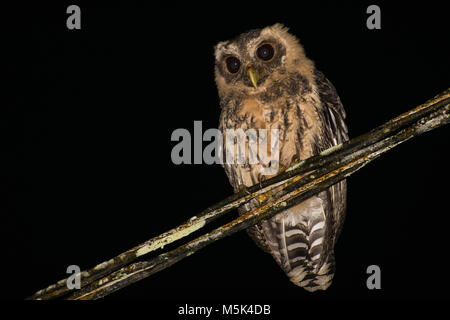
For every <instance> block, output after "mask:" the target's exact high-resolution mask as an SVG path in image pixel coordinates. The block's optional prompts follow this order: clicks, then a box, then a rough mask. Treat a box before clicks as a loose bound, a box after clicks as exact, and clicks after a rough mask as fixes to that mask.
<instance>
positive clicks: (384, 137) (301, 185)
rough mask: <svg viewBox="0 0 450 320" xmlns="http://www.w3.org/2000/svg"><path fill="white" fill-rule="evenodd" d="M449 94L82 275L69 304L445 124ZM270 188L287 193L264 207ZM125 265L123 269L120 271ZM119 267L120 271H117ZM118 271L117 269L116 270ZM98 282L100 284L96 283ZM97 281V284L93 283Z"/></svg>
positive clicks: (150, 270)
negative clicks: (234, 213)
mask: <svg viewBox="0 0 450 320" xmlns="http://www.w3.org/2000/svg"><path fill="white" fill-rule="evenodd" d="M449 105H450V89H448V90H446V91H444V92H443V93H441V94H440V95H438V96H436V97H435V98H433V99H431V100H429V101H427V102H426V103H424V104H422V105H420V106H419V107H417V108H414V109H412V110H410V111H408V112H406V113H404V114H402V115H400V116H398V117H396V118H394V119H392V120H390V121H388V122H387V123H385V124H383V125H381V126H379V127H377V128H376V129H374V130H371V131H370V132H368V133H366V134H364V135H362V136H359V137H357V138H355V139H352V140H351V141H348V142H346V143H344V144H341V145H338V146H335V147H333V148H330V149H328V150H326V151H324V152H322V153H321V154H320V155H317V156H314V157H311V158H309V159H306V160H304V161H302V162H300V163H298V164H296V165H294V166H293V167H291V168H290V169H288V170H287V171H285V172H283V173H281V174H280V175H278V176H276V177H274V178H272V179H269V180H266V181H263V182H262V183H261V185H259V184H258V185H255V186H253V187H250V188H248V189H247V190H243V191H241V192H240V193H237V194H234V195H232V196H230V197H228V198H226V199H225V200H223V201H221V202H219V203H217V204H215V205H213V206H211V207H210V208H208V209H206V210H204V211H203V212H201V213H200V214H198V215H197V216H194V217H193V218H191V219H190V220H188V221H186V222H185V223H183V224H182V225H180V226H178V227H176V228H174V229H172V230H169V231H167V232H165V233H163V234H161V235H159V236H157V237H154V238H152V239H150V240H148V241H146V242H144V243H142V244H140V245H138V246H136V247H134V248H132V249H130V250H128V251H126V252H124V253H122V254H120V255H118V256H116V257H115V258H113V259H110V260H109V261H106V262H103V263H101V264H99V265H97V266H95V267H94V268H92V269H90V270H87V271H83V272H82V273H81V279H82V280H81V287H82V288H81V290H79V291H76V292H75V293H73V294H72V295H70V296H69V297H68V298H69V299H98V298H101V297H104V296H106V295H108V294H110V293H112V292H114V291H116V290H119V289H121V288H123V287H125V286H128V285H129V284H131V283H134V282H136V281H139V280H141V279H143V278H145V277H148V276H150V275H152V274H154V273H156V272H158V271H160V270H163V269H165V268H167V267H169V266H171V265H173V264H174V263H176V262H178V261H180V260H181V259H183V258H185V257H187V256H189V255H191V254H193V253H194V252H196V251H198V250H200V249H201V248H203V247H205V246H207V245H208V244H210V243H212V242H214V241H216V240H219V239H221V238H224V237H226V236H228V235H230V234H232V233H235V232H237V231H240V230H243V229H245V228H247V227H249V226H251V225H253V224H256V223H258V222H260V221H262V220H264V219H268V218H270V217H272V216H273V215H275V214H276V213H278V212H280V211H282V210H285V209H286V208H289V207H290V206H292V205H295V204H297V203H299V202H301V201H303V200H305V199H307V198H309V197H311V196H312V195H314V194H316V193H318V192H320V191H322V190H324V189H326V188H328V187H329V186H331V185H333V184H335V183H336V182H338V181H340V180H342V179H344V178H345V177H347V176H349V175H351V174H353V173H354V172H356V171H357V170H359V169H360V168H362V167H363V166H364V165H366V164H367V163H369V162H371V161H372V160H373V159H375V158H377V157H378V156H380V155H381V154H383V153H384V152H386V151H388V150H390V149H392V148H393V147H395V146H397V145H398V144H400V143H402V142H404V141H406V140H408V139H410V138H412V137H415V136H417V135H420V134H422V133H424V132H426V131H429V130H432V129H434V128H437V127H439V126H442V125H444V124H447V123H448V122H449V113H450V112H449V108H450V106H449ZM274 188H282V189H283V190H284V191H285V192H286V193H285V194H284V195H283V196H281V197H279V198H277V199H275V200H272V201H270V202H268V203H265V201H266V199H268V198H269V197H270V196H273V194H271V191H272V190H273V189H274ZM253 198H256V199H257V200H258V201H259V202H260V204H261V205H260V207H258V208H256V209H255V210H253V211H251V212H248V213H246V214H244V215H242V216H240V217H239V218H237V219H235V220H233V221H231V222H230V223H228V224H226V225H224V226H222V227H219V228H217V229H215V230H213V231H212V232H210V233H208V234H205V235H203V236H200V237H198V238H197V239H194V240H192V241H190V242H188V243H187V244H185V245H182V246H180V247H179V248H177V249H174V250H172V251H170V252H167V253H164V254H161V255H159V256H157V257H155V258H152V259H149V260H147V261H140V262H136V263H134V264H130V265H128V266H125V265H127V264H129V263H131V262H132V261H134V260H135V259H137V258H139V257H141V256H143V255H145V254H148V253H150V252H152V251H155V250H157V249H160V248H163V246H164V245H167V244H169V243H172V242H174V241H176V240H178V239H181V238H183V237H186V236H187V235H189V234H191V233H193V232H195V231H197V230H199V229H200V228H202V227H204V226H205V225H206V224H208V223H210V222H212V221H214V220H215V219H217V218H218V217H220V216H222V215H223V214H225V213H227V212H229V211H230V210H232V209H234V208H237V207H238V206H240V205H242V204H244V203H246V202H248V201H249V200H251V199H253ZM123 266H125V267H123ZM121 267H123V268H121ZM119 268H121V269H120V270H118V269H119ZM99 279H100V280H99ZM97 280H98V281H97ZM69 291H70V290H69V289H68V288H67V286H66V279H63V280H61V281H59V282H58V283H56V284H54V285H52V286H50V287H47V288H46V289H43V290H40V291H38V292H37V293H35V294H34V295H33V296H31V297H30V298H29V299H52V298H57V297H61V296H63V295H66V294H67V293H68V292H69Z"/></svg>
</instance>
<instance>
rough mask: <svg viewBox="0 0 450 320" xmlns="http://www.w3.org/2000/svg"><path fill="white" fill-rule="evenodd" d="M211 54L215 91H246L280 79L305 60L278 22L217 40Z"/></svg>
mask: <svg viewBox="0 0 450 320" xmlns="http://www.w3.org/2000/svg"><path fill="white" fill-rule="evenodd" d="M215 58H216V61H215V73H216V84H217V87H218V89H219V94H224V93H229V92H230V91H237V92H239V93H241V94H242V93H244V94H248V95H252V94H257V93H260V92H263V91H265V90H266V89H267V88H268V87H269V86H270V85H271V84H273V83H274V82H279V81H283V79H284V78H287V77H288V76H289V71H290V70H291V69H298V66H300V65H301V64H302V63H303V62H306V61H307V58H306V57H305V56H304V52H303V48H302V47H301V46H300V44H299V43H298V41H297V39H296V38H295V37H294V36H292V35H291V34H289V33H288V32H287V28H285V27H283V26H282V25H280V24H276V25H274V26H270V27H267V28H264V29H255V30H251V31H249V32H246V33H244V34H241V35H240V36H238V37H237V38H235V39H234V40H230V41H224V42H221V43H219V44H218V45H217V46H216V48H215ZM308 61H309V60H308Z"/></svg>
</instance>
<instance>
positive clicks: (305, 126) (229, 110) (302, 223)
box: [215, 24, 348, 292]
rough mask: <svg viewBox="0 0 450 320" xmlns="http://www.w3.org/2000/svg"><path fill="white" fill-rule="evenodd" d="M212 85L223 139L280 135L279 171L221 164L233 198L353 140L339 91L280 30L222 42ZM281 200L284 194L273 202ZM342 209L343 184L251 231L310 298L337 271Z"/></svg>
mask: <svg viewBox="0 0 450 320" xmlns="http://www.w3.org/2000/svg"><path fill="white" fill-rule="evenodd" d="M215 81H216V85H217V89H218V94H219V98H220V106H221V115H220V120H219V122H220V123H219V130H220V131H221V132H222V136H223V137H225V136H226V132H227V130H238V129H242V130H248V129H256V130H259V129H266V130H270V129H276V130H277V132H278V137H277V139H278V150H279V156H278V158H279V159H278V163H279V166H278V169H277V172H275V173H273V174H272V175H262V174H261V172H262V166H266V165H267V164H264V163H250V162H249V161H246V162H243V163H237V162H230V163H228V162H227V163H225V164H224V165H223V166H224V169H225V172H226V174H227V176H228V179H229V181H230V183H231V185H232V186H233V188H234V191H235V192H238V191H240V190H242V189H243V188H247V187H250V186H252V185H254V184H257V183H260V182H261V181H262V180H264V179H267V178H270V177H271V176H273V175H276V174H279V173H280V172H282V171H283V170H285V169H287V168H289V167H290V166H292V165H293V164H295V163H297V162H299V161H301V160H304V159H306V158H309V157H311V156H313V155H316V154H318V153H320V152H321V151H323V150H325V149H328V148H330V147H332V146H335V145H337V144H340V143H343V142H344V141H346V140H348V133H347V126H346V124H345V122H344V119H345V111H344V108H343V106H342V103H341V101H340V98H339V96H338V95H337V93H336V90H335V88H334V86H333V85H332V84H331V82H330V81H328V79H327V78H325V76H324V75H323V74H322V73H321V72H320V71H319V70H317V69H316V68H315V66H314V63H313V61H312V60H310V59H309V58H307V57H306V55H305V52H304V49H303V47H302V46H301V44H300V43H299V41H298V40H297V38H296V37H295V36H293V35H292V34H290V33H289V32H288V29H287V28H286V27H284V26H283V25H281V24H275V25H273V26H269V27H266V28H264V29H255V30H251V31H248V32H246V33H243V34H241V35H239V36H238V37H236V38H235V39H233V40H230V41H224V42H220V43H219V44H217V45H216V47H215ZM247 143H250V142H249V140H248V139H247ZM247 148H248V146H247ZM281 194H282V190H281V191H279V192H278V193H276V196H279V195H281ZM258 205H259V202H258V201H257V200H256V199H253V200H252V201H251V202H249V203H247V204H245V205H244V206H242V207H241V208H239V214H243V213H245V212H247V211H249V210H252V209H254V208H255V207H256V206H258ZM345 210H346V182H345V180H343V181H341V182H339V183H337V184H335V185H333V186H331V187H329V188H328V189H327V190H325V191H322V192H320V193H318V194H317V195H316V196H313V197H311V198H309V199H307V200H305V201H303V202H301V203H299V204H297V205H295V206H293V207H291V208H289V209H286V210H285V211H282V212H280V213H278V214H276V215H275V216H274V217H272V218H270V219H268V220H265V221H263V222H261V223H259V224H257V225H255V226H253V227H250V228H248V229H247V232H248V233H249V235H250V237H251V238H252V239H253V240H254V241H255V242H256V244H257V245H258V246H259V247H261V248H262V249H263V250H264V251H265V252H267V253H269V254H270V255H272V257H273V258H274V259H275V261H276V262H277V263H278V265H279V266H280V267H281V269H282V270H283V271H284V272H285V273H286V275H287V276H288V278H289V279H290V281H292V282H293V283H294V284H295V285H297V286H300V287H303V288H304V289H306V290H307V291H311V292H312V291H316V290H326V289H327V288H328V287H329V286H330V284H331V282H332V279H333V276H334V272H335V259H334V245H335V243H336V240H337V238H338V236H339V233H340V231H341V229H342V225H343V222H344V217H345Z"/></svg>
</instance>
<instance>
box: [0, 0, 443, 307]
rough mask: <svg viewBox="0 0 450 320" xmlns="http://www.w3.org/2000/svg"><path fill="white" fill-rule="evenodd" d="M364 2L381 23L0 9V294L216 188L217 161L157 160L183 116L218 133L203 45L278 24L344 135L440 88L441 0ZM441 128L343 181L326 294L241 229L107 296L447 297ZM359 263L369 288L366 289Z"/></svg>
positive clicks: (317, 13) (182, 12)
mask: <svg viewBox="0 0 450 320" xmlns="http://www.w3.org/2000/svg"><path fill="white" fill-rule="evenodd" d="M374 3H375V4H378V5H379V6H380V7H381V13H382V18H381V19H382V21H381V23H382V29H381V30H368V29H367V28H366V19H367V17H368V14H366V8H367V6H368V5H369V4H372V3H369V2H367V3H355V2H342V3H340V4H334V3H332V2H314V4H312V3H310V2H305V1H297V2H287V3H283V2H279V1H276V2H273V3H262V2H260V3H254V4H253V5H251V6H250V5H249V6H244V5H243V3H242V2H237V3H232V2H225V3H212V2H211V3H209V4H208V3H204V4H193V3H189V4H188V3H184V4H176V3H170V4H169V3H167V4H166V5H164V6H161V5H159V6H156V4H155V5H154V4H151V3H150V2H148V3H147V4H146V5H142V4H139V5H138V4H131V3H128V2H127V4H125V2H123V3H122V4H118V3H110V2H105V3H102V4H96V5H94V4H87V3H85V2H82V3H80V2H76V1H74V2H70V3H68V2H66V3H60V4H56V3H55V4H53V5H45V6H44V5H34V6H32V7H30V6H28V7H25V6H24V7H21V8H15V9H14V10H11V11H8V12H4V14H5V15H9V16H11V15H12V16H13V19H12V22H11V23H10V24H9V28H10V29H8V31H9V32H8V35H7V41H8V45H7V46H6V47H7V49H10V50H11V51H10V52H11V53H12V56H11V58H10V59H8V60H7V63H6V64H5V68H6V73H7V76H8V79H9V81H8V85H11V86H8V87H6V89H7V90H6V91H7V94H10V95H11V97H12V100H10V101H11V102H8V103H6V104H5V106H4V107H2V108H3V110H2V112H5V115H4V116H2V117H1V119H0V125H1V129H2V132H3V133H2V136H3V137H2V144H3V145H4V146H3V147H2V150H1V153H2V154H1V157H2V159H3V160H6V162H4V164H3V165H2V169H1V182H0V183H1V188H2V189H1V191H2V199H3V200H2V201H1V204H0V205H1V212H2V223H1V226H2V236H4V237H5V240H4V241H3V245H4V248H3V249H2V250H3V252H2V256H3V259H4V261H5V262H6V261H7V262H8V264H7V268H8V274H9V275H8V276H7V277H6V278H7V279H4V280H5V281H6V284H5V285H4V289H5V290H3V293H5V292H7V297H8V298H14V299H23V298H25V297H26V296H28V295H30V294H32V293H34V292H35V291H36V290H38V289H40V288H42V287H44V286H47V285H48V284H51V283H53V282H55V281H57V280H59V279H61V278H63V277H65V276H66V274H65V271H66V268H67V266H69V265H72V264H76V265H79V266H80V267H81V268H82V269H85V268H89V267H92V266H94V265H95V264H97V263H99V262H101V261H104V260H107V259H109V258H111V257H113V256H115V255H117V254H119V253H121V252H123V251H125V250H127V249H129V248H131V247H133V246H135V245H136V244H138V243H141V242H142V241H145V240H146V239H149V238H150V237H152V236H155V235H157V234H159V233H161V232H163V231H166V230H168V229H170V228H172V227H174V226H176V225H178V224H179V223H181V222H183V221H185V220H186V219H188V218H190V217H191V216H193V215H195V214H197V213H198V212H199V211H201V210H202V209H205V208H206V207H208V206H209V205H212V204H214V203H215V202H217V201H219V200H221V199H223V198H225V197H226V196H228V195H230V194H231V193H232V189H231V187H230V185H229V183H228V180H227V178H226V176H225V173H224V172H223V169H222V168H221V167H220V166H219V165H214V166H210V165H179V166H176V165H173V164H172V162H171V158H170V153H171V149H172V147H173V146H174V145H175V144H176V143H175V142H171V140H170V138H171V133H172V132H173V130H175V129H177V128H186V129H188V130H189V131H190V132H193V122H194V120H201V121H202V122H203V129H204V130H206V129H208V128H215V127H217V124H218V117H219V113H220V109H219V101H218V97H217V91H216V88H215V83H214V74H213V64H214V58H213V46H214V45H215V44H216V43H217V42H219V41H223V40H227V39H230V38H232V37H234V36H236V35H238V34H240V33H242V32H244V31H247V30H248V29H252V28H261V27H265V26H267V25H271V24H273V23H276V22H281V23H283V24H285V25H286V26H288V27H289V28H290V30H291V32H292V33H293V34H295V35H296V36H298V37H299V39H300V41H301V43H302V44H303V46H304V47H305V50H306V53H307V55H308V56H309V57H310V58H311V59H313V60H314V61H315V63H316V66H317V68H318V69H320V70H321V71H322V72H324V74H325V75H326V76H327V77H328V78H329V79H330V80H331V81H332V82H333V84H334V85H335V87H336V88H337V91H338V93H339V95H340V97H341V99H342V101H343V104H344V107H345V108H346V111H347V124H348V127H349V131H350V136H351V137H356V136H358V135H360V134H362V133H365V132H367V131H369V130H370V129H372V128H374V127H375V126H377V125H380V124H381V123H383V122H385V121H387V120H389V119H390V118H393V117H394V116H396V115H398V114H400V113H402V112H404V111H407V110H408V109H410V108H412V107H414V106H417V105H418V104H421V103H423V102H425V101H426V100H428V99H429V98H431V97H433V96H434V95H436V94H438V93H440V92H441V91H443V90H444V89H446V88H447V87H448V86H449V83H450V82H449V74H450V63H449V58H448V57H449V49H448V45H447V43H448V31H449V30H448V22H447V17H446V14H445V10H444V7H443V5H442V4H438V3H429V2H426V3H425V4H423V3H422V4H413V3H410V2H405V3H398V4H395V5H394V4H392V3H391V4H388V3H381V2H374ZM69 4H79V5H80V7H81V12H82V17H81V18H82V22H81V23H82V28H81V30H68V29H67V28H66V18H67V16H68V15H67V14H66V8H67V6H68V5H69ZM449 137H450V128H449V127H444V128H439V129H437V130H434V131H432V132H430V133H427V134H425V135H423V136H420V137H418V138H415V139H413V140H411V141H409V142H406V143H405V144H403V145H401V146H399V147H398V148H396V149H395V150H393V151H391V152H389V153H388V154H386V155H384V156H383V157H381V158H380V159H378V160H376V161H375V162H373V163H372V164H370V165H369V166H366V167H365V168H364V169H362V170H361V171H359V172H357V173H356V174H355V175H353V176H352V177H351V178H349V182H348V184H349V188H348V189H349V190H348V211H347V218H346V222H345V226H344V230H343V233H342V235H341V237H340V240H339V241H338V244H337V246H336V259H337V272H336V275H335V278H334V281H333V285H332V286H331V287H330V288H329V289H328V290H327V291H325V292H317V293H308V292H306V291H304V290H303V289H301V288H298V287H296V286H294V285H293V284H291V283H290V282H289V280H288V279H287V278H286V277H285V275H284V274H283V272H282V271H281V269H279V267H278V266H277V265H276V263H275V261H274V260H273V259H272V258H271V257H270V256H269V255H267V254H264V253H263V252H262V251H260V250H259V249H258V248H257V247H256V246H255V245H254V244H253V242H252V241H251V240H250V239H249V238H248V236H247V234H246V233H245V232H240V233H237V234H235V235H232V236H230V237H228V238H226V239H224V240H221V241H218V242H216V243H214V244H212V245H210V246H208V247H207V248H205V249H203V250H201V251H199V252H198V253H196V254H195V255H192V256H190V257H189V258H187V259H185V260H183V261H181V262H179V263H177V264H176V265H174V266H172V267H171V268H169V269H167V270H165V271H163V272H160V273H159V274H157V275H156V276H152V277H150V278H148V279H145V280H143V281H141V282H139V283H137V284H134V285H132V286H130V287H128V288H126V289H123V290H121V291H119V292H116V293H114V294H112V295H110V296H108V297H107V299H149V300H174V301H177V302H180V303H187V302H190V301H197V302H205V301H210V302H216V303H221V302H225V301H254V302H259V303H262V302H274V301H287V300H296V301H302V300H321V299H335V298H339V299H346V298H356V299H391V298H448V297H449V294H448V291H447V288H448V286H449V285H450V278H449V273H448V270H447V267H448V263H447V255H448V248H447V245H448V243H449V239H448V230H449V228H448V223H449V221H450V219H449V209H448V185H447V182H448V181H449V179H450V175H449V170H448V165H449V159H448V147H449ZM236 215H237V214H236V213H235V212H233V213H232V216H233V217H235V216H236ZM3 259H2V260H3ZM372 264H375V265H378V266H380V268H381V276H382V278H381V282H382V283H381V285H382V289H381V290H368V289H367V287H366V279H367V277H368V275H367V274H366V268H367V267H368V266H369V265H372ZM19 276H20V280H16V282H15V284H14V285H13V283H8V280H12V279H14V277H19ZM15 279H18V278H15ZM6 288H7V290H6Z"/></svg>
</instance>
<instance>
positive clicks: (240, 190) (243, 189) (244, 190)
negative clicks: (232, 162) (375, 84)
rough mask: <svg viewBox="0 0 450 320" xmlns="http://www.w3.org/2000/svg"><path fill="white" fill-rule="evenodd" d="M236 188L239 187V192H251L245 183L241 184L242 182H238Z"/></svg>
mask: <svg viewBox="0 0 450 320" xmlns="http://www.w3.org/2000/svg"><path fill="white" fill-rule="evenodd" d="M238 189H239V191H238V192H239V193H240V192H245V193H246V194H251V193H250V191H248V189H247V187H246V186H245V185H243V184H240V185H239V187H238Z"/></svg>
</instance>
